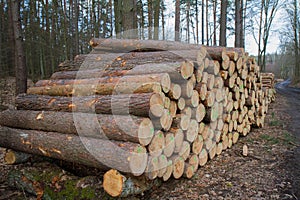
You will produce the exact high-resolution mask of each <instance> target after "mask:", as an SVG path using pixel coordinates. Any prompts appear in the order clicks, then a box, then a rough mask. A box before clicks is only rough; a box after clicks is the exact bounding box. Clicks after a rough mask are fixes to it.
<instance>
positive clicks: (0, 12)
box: [0, 1, 5, 90]
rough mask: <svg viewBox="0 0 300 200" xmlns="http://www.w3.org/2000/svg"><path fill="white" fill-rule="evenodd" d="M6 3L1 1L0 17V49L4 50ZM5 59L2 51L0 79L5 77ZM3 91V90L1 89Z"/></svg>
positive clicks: (0, 56) (0, 55) (0, 54)
mask: <svg viewBox="0 0 300 200" xmlns="http://www.w3.org/2000/svg"><path fill="white" fill-rule="evenodd" d="M3 9H4V2H2V1H0V16H1V20H0V49H2V48H3V47H4V45H3V43H4V42H3V39H2V38H3V35H4V33H5V32H4V19H5V17H4V10H3ZM3 57H4V56H2V51H0V77H3V76H4V64H3V63H4V62H3ZM0 89H1V90H2V88H0Z"/></svg>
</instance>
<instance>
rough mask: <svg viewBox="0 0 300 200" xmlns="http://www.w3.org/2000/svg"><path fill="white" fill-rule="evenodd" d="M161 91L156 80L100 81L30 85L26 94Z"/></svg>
mask: <svg viewBox="0 0 300 200" xmlns="http://www.w3.org/2000/svg"><path fill="white" fill-rule="evenodd" d="M149 92H157V93H159V92H161V85H160V83H157V82H148V83H143V82H139V83H127V82H123V83H118V84H115V83H101V84H97V85H55V86H49V87H48V86H46V87H31V88H29V89H28V90H27V93H28V94H37V95H49V96H88V95H111V94H133V93H149Z"/></svg>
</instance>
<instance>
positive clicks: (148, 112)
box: [15, 93, 164, 117]
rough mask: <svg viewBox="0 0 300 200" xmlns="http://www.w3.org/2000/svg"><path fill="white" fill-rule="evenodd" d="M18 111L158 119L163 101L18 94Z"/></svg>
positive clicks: (156, 96)
mask: <svg viewBox="0 0 300 200" xmlns="http://www.w3.org/2000/svg"><path fill="white" fill-rule="evenodd" d="M15 103H16V107H17V109H18V110H36V111H42V110H43V111H60V112H88V113H97V114H116V115H129V114H131V115H136V116H142V117H148V116H154V117H161V116H162V114H163V111H164V106H163V105H164V100H163V98H162V97H161V95H159V94H156V93H141V94H120V95H102V96H87V97H73V98H71V97H61V96H46V95H30V94H21V95H18V96H17V97H16V102H15Z"/></svg>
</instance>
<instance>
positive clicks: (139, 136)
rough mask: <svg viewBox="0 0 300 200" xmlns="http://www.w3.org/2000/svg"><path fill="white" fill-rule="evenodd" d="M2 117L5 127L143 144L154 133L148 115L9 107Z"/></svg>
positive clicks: (1, 114) (0, 119)
mask: <svg viewBox="0 0 300 200" xmlns="http://www.w3.org/2000/svg"><path fill="white" fill-rule="evenodd" d="M0 116H1V118H0V124H1V125H3V126H8V127H13V128H22V129H31V130H40V131H53V132H59V133H65V134H74V135H80V136H86V137H94V138H100V139H113V140H118V141H130V142H135V143H140V144H142V145H144V146H145V145H147V144H149V143H150V142H151V139H152V138H153V135H154V127H153V124H152V122H151V120H150V119H149V118H140V117H135V116H130V115H129V116H124V115H100V114H99V115H95V114H88V113H68V112H53V111H27V110H6V111H4V112H1V113H0ZM16 122H18V123H16Z"/></svg>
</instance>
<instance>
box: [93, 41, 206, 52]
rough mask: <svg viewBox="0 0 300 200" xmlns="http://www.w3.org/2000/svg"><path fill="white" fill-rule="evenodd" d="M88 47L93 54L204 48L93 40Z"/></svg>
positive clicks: (174, 43)
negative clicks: (91, 48) (92, 48)
mask: <svg viewBox="0 0 300 200" xmlns="http://www.w3.org/2000/svg"><path fill="white" fill-rule="evenodd" d="M90 45H91V46H92V47H94V52H95V53H96V52H97V51H101V50H102V49H103V50H105V51H107V52H115V53H127V52H131V51H147V50H163V51H172V50H173V51H174V50H176V51H178V50H196V49H197V50H199V49H201V48H204V47H202V46H199V45H193V44H185V43H181V42H174V41H159V40H118V39H97V38H93V39H92V40H91V41H90Z"/></svg>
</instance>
